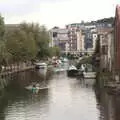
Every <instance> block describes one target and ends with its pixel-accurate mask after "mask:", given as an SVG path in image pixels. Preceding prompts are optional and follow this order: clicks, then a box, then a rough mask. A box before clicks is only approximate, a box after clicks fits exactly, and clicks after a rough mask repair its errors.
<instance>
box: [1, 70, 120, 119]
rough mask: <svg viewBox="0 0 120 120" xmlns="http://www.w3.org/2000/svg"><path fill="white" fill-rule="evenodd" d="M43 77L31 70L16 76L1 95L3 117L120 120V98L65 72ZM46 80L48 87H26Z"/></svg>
mask: <svg viewBox="0 0 120 120" xmlns="http://www.w3.org/2000/svg"><path fill="white" fill-rule="evenodd" d="M52 74H53V75H52V76H51V75H49V74H48V75H47V77H44V76H43V77H41V75H40V72H39V71H35V70H30V71H27V72H22V73H19V74H17V75H14V76H13V78H12V79H13V80H12V82H11V84H10V85H9V87H8V88H7V89H5V90H4V91H2V93H1V97H0V120H120V119H119V118H120V115H119V111H120V107H119V106H120V102H119V101H120V98H119V97H115V96H111V95H108V94H106V92H104V91H99V90H96V89H94V88H93V86H92V85H89V84H86V82H85V81H84V80H83V79H80V78H70V77H67V75H66V72H60V73H52ZM43 80H44V81H45V82H46V84H48V86H49V87H48V89H42V90H40V91H39V92H38V93H32V92H31V91H29V90H26V89H25V88H24V87H25V86H26V85H28V84H30V83H31V82H36V81H37V82H39V81H43Z"/></svg>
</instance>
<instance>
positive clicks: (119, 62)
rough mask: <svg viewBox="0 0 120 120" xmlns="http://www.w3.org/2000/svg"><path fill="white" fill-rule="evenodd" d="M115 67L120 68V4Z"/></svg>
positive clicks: (117, 13) (116, 26)
mask: <svg viewBox="0 0 120 120" xmlns="http://www.w3.org/2000/svg"><path fill="white" fill-rule="evenodd" d="M115 69H117V70H120V6H117V7H116V15H115Z"/></svg>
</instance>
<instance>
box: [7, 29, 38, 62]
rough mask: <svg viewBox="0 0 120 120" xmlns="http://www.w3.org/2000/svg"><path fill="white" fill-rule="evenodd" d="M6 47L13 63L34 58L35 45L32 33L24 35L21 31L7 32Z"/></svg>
mask: <svg viewBox="0 0 120 120" xmlns="http://www.w3.org/2000/svg"><path fill="white" fill-rule="evenodd" d="M6 47H7V50H8V52H9V53H10V54H12V56H13V62H15V61H17V62H18V61H26V60H31V59H33V58H35V56H36V51H37V50H36V44H35V41H34V39H33V36H32V33H26V32H25V31H24V30H21V29H17V28H16V29H14V30H12V31H9V32H7V35H6Z"/></svg>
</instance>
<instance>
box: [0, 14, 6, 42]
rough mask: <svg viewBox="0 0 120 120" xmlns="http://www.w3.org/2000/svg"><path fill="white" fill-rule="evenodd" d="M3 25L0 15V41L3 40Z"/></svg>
mask: <svg viewBox="0 0 120 120" xmlns="http://www.w3.org/2000/svg"><path fill="white" fill-rule="evenodd" d="M4 33H5V25H4V18H3V17H2V16H1V15H0V41H1V40H3V39H4Z"/></svg>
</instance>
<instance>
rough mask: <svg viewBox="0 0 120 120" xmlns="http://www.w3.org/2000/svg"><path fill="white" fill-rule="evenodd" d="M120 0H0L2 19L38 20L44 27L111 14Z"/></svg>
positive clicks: (105, 16) (14, 21) (60, 25)
mask: <svg viewBox="0 0 120 120" xmlns="http://www.w3.org/2000/svg"><path fill="white" fill-rule="evenodd" d="M117 4H120V0H19V1H18V0H0V13H1V14H2V16H3V17H4V19H5V23H7V24H13V23H15V24H16V23H20V22H23V21H26V22H38V23H40V24H41V25H43V24H44V25H45V26H46V27H47V28H51V27H54V26H59V27H64V25H66V24H69V23H79V22H81V20H84V21H90V20H97V19H101V18H107V17H111V16H114V15H115V7H116V5H117Z"/></svg>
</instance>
